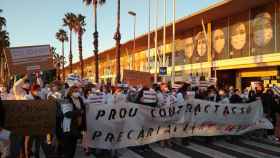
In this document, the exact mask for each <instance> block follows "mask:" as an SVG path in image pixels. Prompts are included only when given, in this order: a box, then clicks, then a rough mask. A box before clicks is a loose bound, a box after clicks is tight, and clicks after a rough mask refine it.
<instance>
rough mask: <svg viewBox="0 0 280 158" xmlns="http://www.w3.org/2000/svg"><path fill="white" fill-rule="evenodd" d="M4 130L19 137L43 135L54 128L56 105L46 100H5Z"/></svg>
mask: <svg viewBox="0 0 280 158" xmlns="http://www.w3.org/2000/svg"><path fill="white" fill-rule="evenodd" d="M3 106H4V109H5V113H6V115H5V117H6V118H5V127H4V128H5V129H8V130H10V131H12V132H13V133H16V134H20V135H29V136H32V135H44V134H47V133H50V132H51V131H52V130H53V129H54V128H55V123H56V122H55V121H56V103H55V102H54V101H47V100H5V101H3Z"/></svg>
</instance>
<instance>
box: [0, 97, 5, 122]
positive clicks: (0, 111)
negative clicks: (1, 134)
mask: <svg viewBox="0 0 280 158" xmlns="http://www.w3.org/2000/svg"><path fill="white" fill-rule="evenodd" d="M4 121H5V109H4V107H3V103H2V100H1V98H0V127H4Z"/></svg>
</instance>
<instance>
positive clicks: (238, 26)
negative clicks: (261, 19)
mask: <svg viewBox="0 0 280 158" xmlns="http://www.w3.org/2000/svg"><path fill="white" fill-rule="evenodd" d="M229 22H230V26H229V40H230V47H229V48H230V49H229V56H230V57H231V58H238V57H245V56H249V10H248V11H246V12H242V13H239V14H237V15H233V16H231V17H230V21H229Z"/></svg>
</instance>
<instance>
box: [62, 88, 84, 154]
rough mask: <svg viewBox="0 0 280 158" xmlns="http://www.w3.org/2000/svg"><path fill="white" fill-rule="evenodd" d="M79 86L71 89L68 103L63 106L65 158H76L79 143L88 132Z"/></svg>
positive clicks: (67, 98)
mask: <svg viewBox="0 0 280 158" xmlns="http://www.w3.org/2000/svg"><path fill="white" fill-rule="evenodd" d="M79 92H80V90H79V87H77V86H75V85H74V86H72V87H70V88H69V92H68V94H67V97H66V100H67V102H66V103H63V104H62V105H61V108H62V109H61V111H62V113H63V115H64V118H63V123H62V124H63V125H62V126H63V136H62V137H63V138H62V141H63V154H64V157H65V158H74V156H75V152H76V147H77V141H78V139H81V138H82V134H83V133H84V131H86V112H85V105H84V102H83V99H82V98H81V97H80V94H79Z"/></svg>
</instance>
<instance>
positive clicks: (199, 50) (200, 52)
mask: <svg viewBox="0 0 280 158" xmlns="http://www.w3.org/2000/svg"><path fill="white" fill-rule="evenodd" d="M194 46H195V49H194V59H195V62H196V63H199V62H206V61H207V41H206V38H205V34H204V32H203V29H202V28H201V27H197V28H194Z"/></svg>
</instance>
